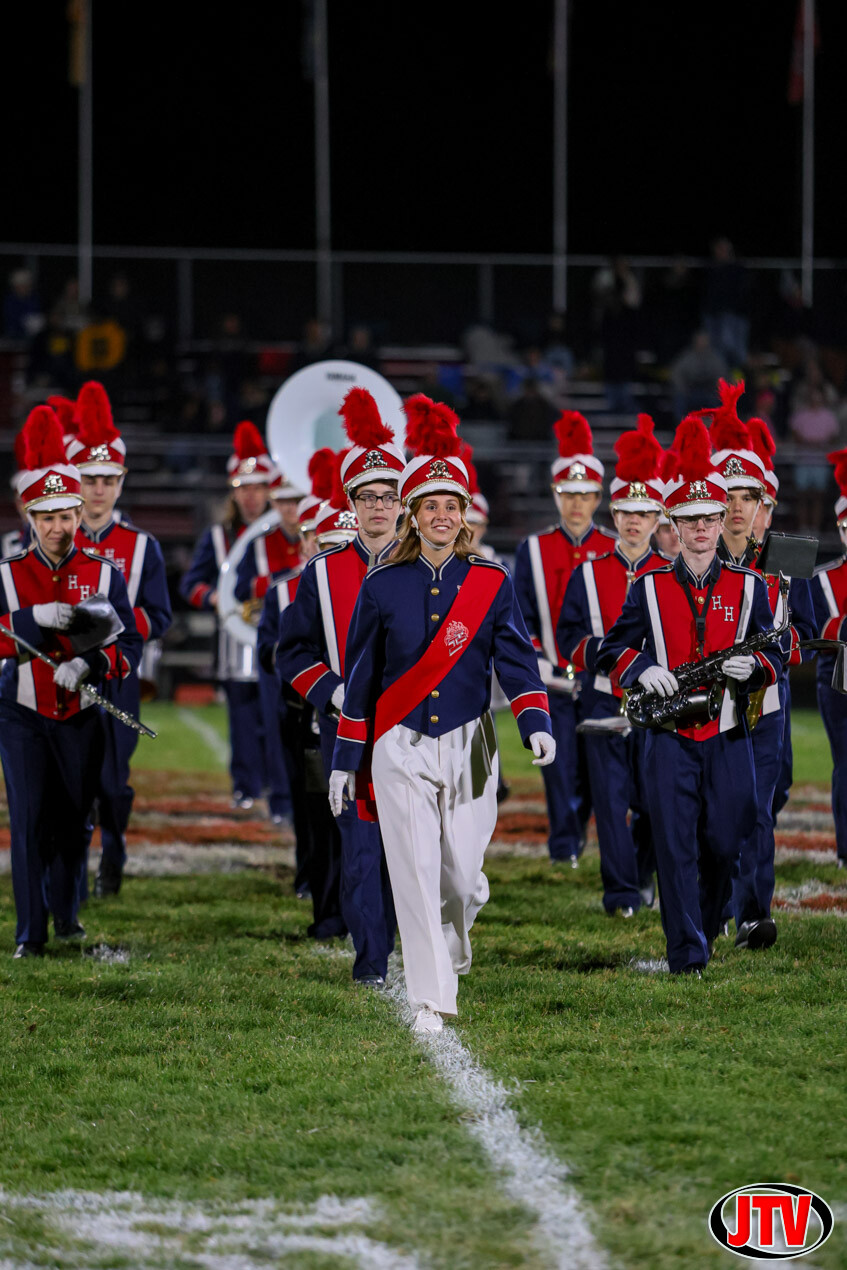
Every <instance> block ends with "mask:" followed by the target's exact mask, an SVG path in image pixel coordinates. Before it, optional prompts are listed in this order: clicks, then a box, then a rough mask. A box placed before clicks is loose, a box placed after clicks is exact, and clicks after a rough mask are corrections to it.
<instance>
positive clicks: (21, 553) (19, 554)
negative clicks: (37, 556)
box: [0, 547, 29, 564]
mask: <svg viewBox="0 0 847 1270" xmlns="http://www.w3.org/2000/svg"><path fill="white" fill-rule="evenodd" d="M28 555H29V547H21V548H20V550H18V551H13V552H12V554H11V555H9V556H3V559H2V560H0V564H8V563H9V562H10V561H12V560H24V559H25V558H26V557H27V556H28Z"/></svg>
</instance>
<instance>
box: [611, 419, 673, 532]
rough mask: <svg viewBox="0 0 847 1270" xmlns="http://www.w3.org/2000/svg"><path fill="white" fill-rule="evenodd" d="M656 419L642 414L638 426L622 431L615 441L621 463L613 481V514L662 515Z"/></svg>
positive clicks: (659, 448) (659, 454)
mask: <svg viewBox="0 0 847 1270" xmlns="http://www.w3.org/2000/svg"><path fill="white" fill-rule="evenodd" d="M655 427H656V425H655V424H654V422H653V420H652V419H651V418H650V416H649V415H647V414H640V415H639V416H638V420H637V422H636V426H635V428H634V429H632V430H631V431H629V432H622V433H621V435H620V436H619V437H618V439H617V441H616V442H615V454H616V455H617V456H618V462H617V465H616V467H615V475H614V477H613V478H612V485H611V495H612V511H616V510H617V511H622V512H660V511H661V510H662V506H663V499H664V490H665V487H664V483H663V481H662V478H661V476H660V475H659V464H660V463H661V461H662V447H661V446H660V445H659V442H658V441H657V440H656V437H655Z"/></svg>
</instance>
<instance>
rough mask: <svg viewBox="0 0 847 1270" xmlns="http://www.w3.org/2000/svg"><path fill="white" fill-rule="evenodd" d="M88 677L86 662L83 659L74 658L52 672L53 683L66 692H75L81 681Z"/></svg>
mask: <svg viewBox="0 0 847 1270" xmlns="http://www.w3.org/2000/svg"><path fill="white" fill-rule="evenodd" d="M87 675H88V662H87V661H86V660H85V658H84V657H74V658H73V660H72V661H63V662H62V664H61V666H57V667H56V669H55V670H54V671H53V683H54V684H56V685H57V686H58V687H59V688H67V690H68V692H76V690H77V688H78V687H79V685H80V684H81V683H82V681H83V679H85V678H86V676H87Z"/></svg>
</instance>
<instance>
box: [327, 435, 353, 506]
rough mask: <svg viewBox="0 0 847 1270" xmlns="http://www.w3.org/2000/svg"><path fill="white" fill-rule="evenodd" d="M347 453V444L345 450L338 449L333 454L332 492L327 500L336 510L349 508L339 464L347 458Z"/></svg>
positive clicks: (348, 449) (348, 451) (348, 448)
mask: <svg viewBox="0 0 847 1270" xmlns="http://www.w3.org/2000/svg"><path fill="white" fill-rule="evenodd" d="M349 453H350V446H348V447H347V449H346V450H339V451H338V453H337V454H335V455H333V469H332V492H331V494H330V496H329V501H330V502H331V503H332V505H333V507H334V508H335V509H336V511H340V512H343V511H349V508H350V504H349V503H348V502H347V495H346V494H345V492H344V485H343V483H342V480H341V464H342V463H343V462H344V460H345V459H346V458H347V455H348V454H349Z"/></svg>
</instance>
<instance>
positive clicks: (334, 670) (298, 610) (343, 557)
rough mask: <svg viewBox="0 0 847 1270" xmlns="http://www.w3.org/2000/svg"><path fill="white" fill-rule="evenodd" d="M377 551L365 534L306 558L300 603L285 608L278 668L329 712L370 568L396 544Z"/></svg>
mask: <svg viewBox="0 0 847 1270" xmlns="http://www.w3.org/2000/svg"><path fill="white" fill-rule="evenodd" d="M395 546H396V543H394V542H391V543H389V545H388V546H387V547H386V548H385V549H384V550H383V551H381V552H380V554H379V556H378V557H377V556H374V554H373V553H372V552H370V551H369V550H368V548H367V547H366V546H365V544H364V543H363V542H362V540H361V538H360V537H359V536H358V534H357V535H356V537H355V538H354V539H353V540H352V542H343V543H339V544H338V546H335V547H330V548H329V549H328V550H327V551H322V552H320V554H319V555H317V556H313V557H312V559H311V560H308V561H307V562H306V566H305V568H304V569H303V572H302V574H301V575H300V583H299V586H298V587H297V595H296V596H295V598H294V603H293V604H290V605H288V606H287V608H286V609H285V611H284V612H283V613H282V614H281V617H280V624H279V646H278V648H277V671H278V673H279V676H280V678H281V679H283V680H284V681H285V682H286V683H289V684H291V686H292V688H293V689H294V690H295V692H299V694H300V696H301V697H305V699H306V700H307V701H309V702H310V703H311V704H312V705H313V706H315V707H316V708H317V709H318V710H320V711H321V712H322V713H323V714H326V713H327V712H328V710H329V707H330V704H331V701H332V694H333V693H334V692H335V689H336V688H337V687H338V685H339V684H341V683H344V680H345V678H346V675H345V669H346V658H345V649H346V645H347V632H348V629H349V627H350V619H351V618H352V616H353V610H354V608H355V605H356V600H357V598H358V595H359V590H360V588H361V585H362V582H363V581H364V579H365V576H366V574H367V572H368V569H373V568H374V567H375V566H376V565H378V564H379V563H380V562H381V561H383V560H385V559H386V557H387V556H389V555H390V554H391V552H392V551H393V550H394V548H395Z"/></svg>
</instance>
